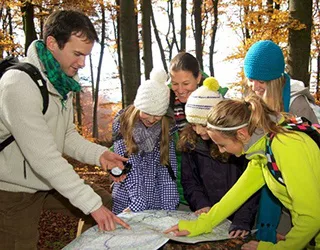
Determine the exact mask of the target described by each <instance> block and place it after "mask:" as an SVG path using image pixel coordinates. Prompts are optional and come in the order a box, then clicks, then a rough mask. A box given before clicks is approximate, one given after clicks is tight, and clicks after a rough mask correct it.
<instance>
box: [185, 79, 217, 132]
mask: <svg viewBox="0 0 320 250" xmlns="http://www.w3.org/2000/svg"><path fill="white" fill-rule="evenodd" d="M219 89H220V86H219V83H218V81H217V80H216V79H215V78H214V77H208V78H206V79H205V80H204V82H203V86H201V87H199V88H198V89H196V90H195V91H193V92H192V93H191V95H190V96H189V98H188V100H187V103H186V107H185V114H186V118H187V121H188V122H189V123H194V124H201V125H204V126H205V125H207V115H208V113H209V111H210V109H211V108H212V107H213V106H214V105H216V104H217V103H218V102H219V101H221V100H222V99H223V97H222V95H221V94H220V93H219V92H218V90H219Z"/></svg>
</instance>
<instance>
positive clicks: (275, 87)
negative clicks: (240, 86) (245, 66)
mask: <svg viewBox="0 0 320 250" xmlns="http://www.w3.org/2000/svg"><path fill="white" fill-rule="evenodd" d="M285 83H286V80H285V76H281V77H279V78H277V79H274V80H271V81H265V84H266V91H265V93H264V95H263V97H262V99H263V100H264V101H265V103H266V104H267V105H268V107H269V108H270V109H272V110H275V111H278V112H282V111H284V106H283V98H282V95H283V88H284V85H285ZM245 89H246V93H247V95H248V96H249V95H251V94H254V92H253V91H252V90H251V88H250V87H248V79H247V84H246V88H245Z"/></svg>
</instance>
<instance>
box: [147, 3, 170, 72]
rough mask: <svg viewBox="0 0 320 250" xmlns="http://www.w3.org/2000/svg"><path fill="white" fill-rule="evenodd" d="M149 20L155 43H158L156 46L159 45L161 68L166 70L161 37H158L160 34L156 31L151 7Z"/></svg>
mask: <svg viewBox="0 0 320 250" xmlns="http://www.w3.org/2000/svg"><path fill="white" fill-rule="evenodd" d="M151 21H152V26H153V32H154V35H155V37H156V40H157V44H158V47H159V51H160V57H161V61H162V64H163V68H164V69H165V71H166V72H168V67H167V61H166V56H165V54H164V49H163V46H162V43H161V38H160V35H159V32H158V28H157V24H156V21H155V19H154V15H153V11H152V9H151Z"/></svg>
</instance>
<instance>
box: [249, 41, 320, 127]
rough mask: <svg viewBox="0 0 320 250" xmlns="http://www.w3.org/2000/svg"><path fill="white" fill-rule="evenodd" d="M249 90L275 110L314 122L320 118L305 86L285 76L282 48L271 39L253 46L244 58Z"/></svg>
mask: <svg viewBox="0 0 320 250" xmlns="http://www.w3.org/2000/svg"><path fill="white" fill-rule="evenodd" d="M243 68H244V74H245V76H246V78H247V85H248V87H249V88H250V89H251V90H252V92H254V93H255V94H256V95H258V96H260V97H262V98H263V100H264V101H265V102H266V103H267V104H268V106H269V107H270V108H271V109H273V110H275V111H279V112H281V111H285V112H289V113H291V114H293V115H297V116H303V117H306V118H307V119H308V120H310V121H311V122H312V123H318V119H317V117H316V115H315V113H314V112H313V110H312V108H311V107H310V104H311V105H313V104H314V103H315V100H314V98H313V96H312V95H311V94H310V92H309V90H308V88H307V87H305V86H304V83H303V82H301V81H298V80H294V79H291V78H290V76H289V75H288V74H287V73H285V61H284V56H283V53H282V50H281V48H280V47H279V46H278V45H277V44H275V43H274V42H272V41H270V40H262V41H258V42H256V43H254V44H253V45H252V46H251V47H250V49H249V50H248V52H247V53H246V56H245V58H244V63H243Z"/></svg>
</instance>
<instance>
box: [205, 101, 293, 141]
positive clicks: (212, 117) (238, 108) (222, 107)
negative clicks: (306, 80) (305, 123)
mask: <svg viewBox="0 0 320 250" xmlns="http://www.w3.org/2000/svg"><path fill="white" fill-rule="evenodd" d="M279 115H280V113H279V112H276V111H273V110H271V109H270V108H269V107H268V106H267V104H266V103H265V102H264V101H263V100H262V99H261V98H260V97H258V96H256V95H250V96H248V97H246V98H245V100H235V99H233V100H232V99H225V100H222V101H220V102H219V103H218V104H217V105H216V106H215V107H213V108H212V109H211V110H210V112H209V114H208V123H210V124H211V125H213V126H216V127H221V128H232V127H237V126H241V125H244V124H247V126H248V133H249V135H252V134H253V133H254V131H255V130H256V129H257V128H260V129H262V130H263V131H264V132H265V133H269V132H272V133H275V134H277V133H283V132H286V131H287V130H286V129H285V128H283V127H281V126H278V125H277V124H276V121H274V120H273V119H272V118H271V117H274V118H276V117H278V116H279ZM216 130H219V129H216ZM219 132H221V133H223V134H225V135H226V136H228V137H231V138H236V135H237V129H235V130H228V131H225V130H219Z"/></svg>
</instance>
